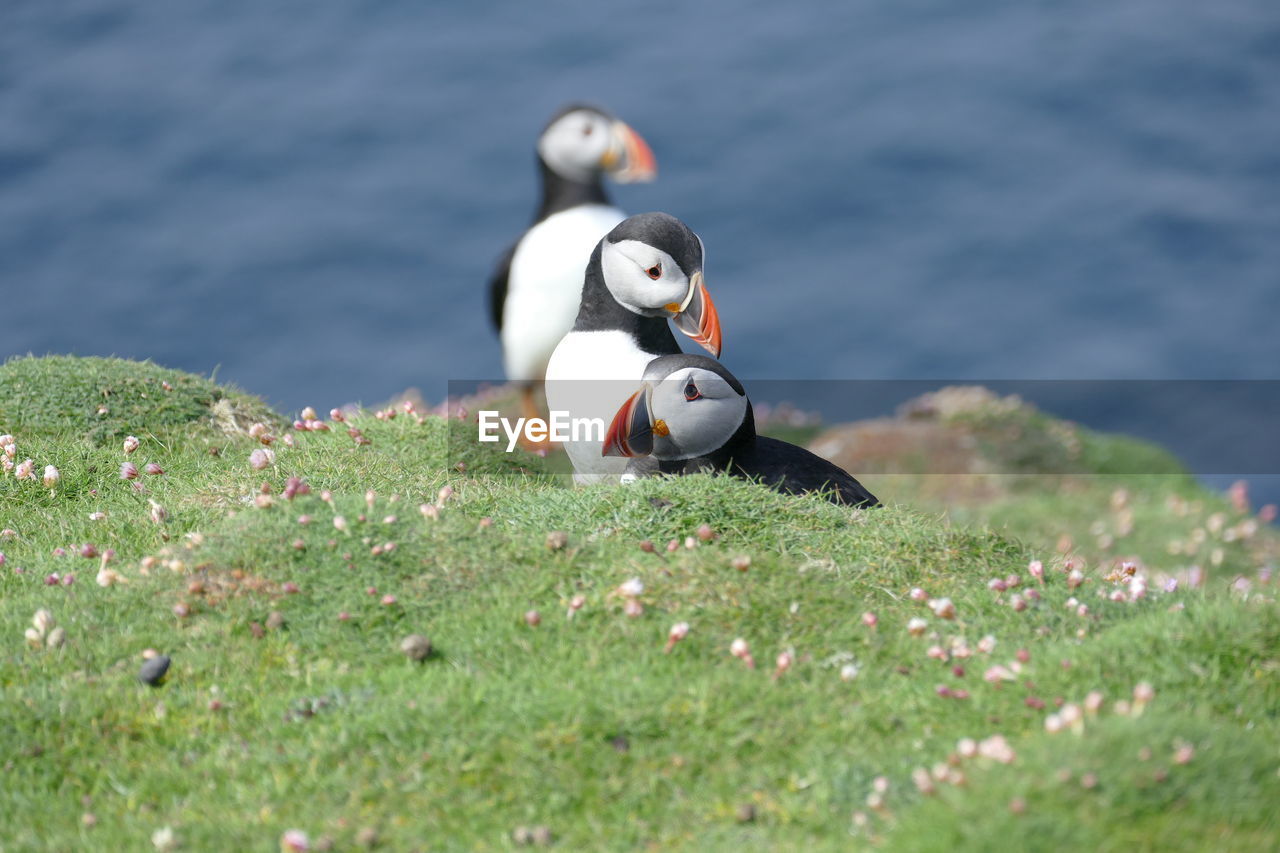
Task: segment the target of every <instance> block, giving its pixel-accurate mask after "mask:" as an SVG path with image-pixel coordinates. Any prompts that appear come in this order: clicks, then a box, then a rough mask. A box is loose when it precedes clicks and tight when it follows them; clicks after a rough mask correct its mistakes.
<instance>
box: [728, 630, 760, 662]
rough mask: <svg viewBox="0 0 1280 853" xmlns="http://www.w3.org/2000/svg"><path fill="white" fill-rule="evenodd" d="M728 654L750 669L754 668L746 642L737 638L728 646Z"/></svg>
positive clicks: (753, 659) (749, 648)
mask: <svg viewBox="0 0 1280 853" xmlns="http://www.w3.org/2000/svg"><path fill="white" fill-rule="evenodd" d="M729 653H730V654H731V655H733V656H734V657H735V658H738V659H739V660H740V661H742V662H743V663H745V664H746V665H747V666H748V667H750V668H751V669H755V668H756V662H755V658H753V657H751V647H750V646H749V645H747V641H746V640H744V639H742V638H741V637H738V638H737V639H736V640H734V641H733V642H732V643H731V644H730V645H729Z"/></svg>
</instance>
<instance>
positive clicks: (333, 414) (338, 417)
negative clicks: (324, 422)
mask: <svg viewBox="0 0 1280 853" xmlns="http://www.w3.org/2000/svg"><path fill="white" fill-rule="evenodd" d="M329 420H331V421H335V422H337V423H340V424H341V423H346V421H347V416H346V415H344V414H343V413H342V409H330V410H329Z"/></svg>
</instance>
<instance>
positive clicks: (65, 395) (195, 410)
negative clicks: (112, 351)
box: [0, 356, 281, 444]
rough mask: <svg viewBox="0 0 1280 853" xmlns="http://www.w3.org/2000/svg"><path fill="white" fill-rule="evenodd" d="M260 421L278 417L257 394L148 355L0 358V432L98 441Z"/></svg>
mask: <svg viewBox="0 0 1280 853" xmlns="http://www.w3.org/2000/svg"><path fill="white" fill-rule="evenodd" d="M258 421H267V422H278V421H281V419H280V418H279V417H278V416H277V415H275V414H273V413H272V412H271V411H270V410H269V409H268V408H267V406H266V405H265V404H264V403H263V402H262V401H261V400H258V399H257V398H254V397H250V396H249V395H247V394H242V393H239V392H237V391H234V390H232V389H228V388H226V387H223V386H221V385H217V384H215V383H214V382H211V381H210V380H208V379H204V378H202V377H199V376H194V375H192V374H190V373H183V372H182V371H179V370H168V369H166V368H163V367H160V366H158V365H155V364H151V363H149V362H141V363H140V362H136V361H127V360H125V359H119V358H75V357H73V356H49V357H46V358H32V357H27V358H16V359H12V360H10V361H8V362H7V363H5V364H4V365H0V432H7V433H20V434H22V435H24V436H26V437H28V438H33V437H37V436H49V435H68V434H79V435H83V436H84V437H86V438H87V439H88V440H89V441H91V442H93V443H95V444H102V443H105V442H107V441H110V440H112V439H115V438H123V437H124V436H126V435H128V434H130V432H131V431H132V432H135V433H136V432H140V431H147V432H151V433H154V434H156V435H163V434H167V433H172V432H174V431H175V430H178V429H182V428H187V427H192V426H202V427H211V428H215V429H219V430H221V431H223V432H229V431H235V430H237V429H247V428H248V427H249V426H250V425H251V424H253V423H255V422H258Z"/></svg>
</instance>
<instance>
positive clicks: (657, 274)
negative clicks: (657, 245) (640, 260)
mask: <svg viewBox="0 0 1280 853" xmlns="http://www.w3.org/2000/svg"><path fill="white" fill-rule="evenodd" d="M645 274H646V275H648V276H649V278H651V279H653V280H654V281H657V280H658V279H660V278H662V264H654V265H653V266H651V267H649V268H648V269H647V270H645Z"/></svg>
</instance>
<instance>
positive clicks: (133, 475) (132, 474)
mask: <svg viewBox="0 0 1280 853" xmlns="http://www.w3.org/2000/svg"><path fill="white" fill-rule="evenodd" d="M120 479H121V480H136V479H138V466H137V465H134V464H133V463H132V462H122V463H121V464H120Z"/></svg>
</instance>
